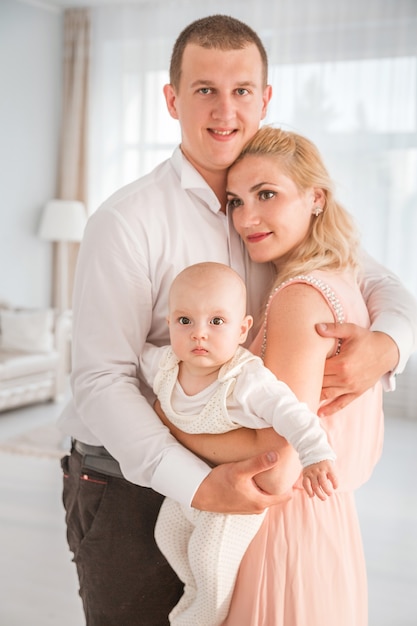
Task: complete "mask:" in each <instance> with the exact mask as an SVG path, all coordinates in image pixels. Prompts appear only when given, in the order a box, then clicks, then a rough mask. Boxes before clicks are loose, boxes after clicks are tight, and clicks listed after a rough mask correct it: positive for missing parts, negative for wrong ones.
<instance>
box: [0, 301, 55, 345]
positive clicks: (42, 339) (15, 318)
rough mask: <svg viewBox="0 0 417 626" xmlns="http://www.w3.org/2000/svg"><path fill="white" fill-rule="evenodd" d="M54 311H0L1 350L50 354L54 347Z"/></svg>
mask: <svg viewBox="0 0 417 626" xmlns="http://www.w3.org/2000/svg"><path fill="white" fill-rule="evenodd" d="M53 325H54V311H53V309H40V310H36V309H14V310H13V309H12V310H6V309H3V310H0V349H1V350H4V351H8V352H15V351H21V352H50V351H51V350H53V347H54V335H53Z"/></svg>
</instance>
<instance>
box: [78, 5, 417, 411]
mask: <svg viewBox="0 0 417 626" xmlns="http://www.w3.org/2000/svg"><path fill="white" fill-rule="evenodd" d="M214 13H223V14H229V15H232V16H234V17H237V18H239V19H242V20H243V21H245V22H247V23H248V24H249V25H251V26H252V27H253V28H254V29H255V30H256V31H257V32H258V34H259V35H260V36H261V38H262V40H263V41H264V43H265V46H266V48H267V52H268V56H269V61H270V74H269V82H270V83H271V84H272V86H273V90H274V96H273V99H272V102H271V105H270V108H269V113H268V118H267V120H266V122H267V123H273V124H277V125H282V126H285V127H287V128H291V129H294V130H296V131H298V132H301V133H303V134H306V135H307V136H309V137H310V138H311V139H313V140H314V141H315V142H316V143H317V145H318V147H319V148H320V150H321V152H322V154H323V155H324V157H325V161H326V164H327V166H328V168H329V170H330V172H331V173H332V175H333V178H334V180H335V181H336V183H337V189H338V195H339V198H340V199H341V200H342V202H343V203H344V204H345V206H346V208H347V209H348V210H349V211H350V212H351V213H352V214H353V215H354V216H355V218H356V220H357V222H358V224H359V226H360V229H361V232H362V235H363V243H364V246H365V248H366V249H367V250H368V251H369V252H370V253H371V254H373V255H374V256H375V257H376V258H377V259H378V260H380V261H381V262H383V263H384V264H385V265H387V266H388V267H390V268H391V269H392V270H394V271H395V272H396V273H397V274H398V275H399V276H400V277H401V278H402V280H403V282H404V283H405V284H406V285H407V287H408V288H409V289H410V290H411V291H412V292H413V293H414V294H415V295H417V245H416V242H417V1H416V0H367V2H364V1H363V0H337V1H335V0H219V1H218V0H204V1H203V0H150V1H149V2H146V1H144V2H142V3H139V4H137V5H135V6H132V5H126V6H123V7H121V6H120V5H119V6H111V5H110V6H102V7H100V8H97V9H94V10H93V11H92V58H91V77H92V84H91V109H90V113H91V120H90V164H89V169H90V176H89V189H88V195H89V207H90V211H92V210H94V209H95V208H96V207H97V206H98V204H99V203H100V202H101V201H102V200H104V198H105V197H107V196H108V195H109V194H110V193H112V192H113V191H114V190H115V189H117V188H118V187H119V186H121V185H122V184H124V183H127V182H129V181H131V180H133V179H135V178H137V177H138V176H140V175H142V174H144V173H145V172H147V171H149V170H150V169H151V168H152V167H153V166H154V165H156V164H157V163H158V162H160V161H161V160H162V159H164V158H166V157H167V156H169V155H170V154H171V152H172V150H173V147H174V146H175V145H176V144H177V143H178V141H179V129H178V126H177V122H175V121H173V120H172V119H171V118H170V117H169V115H168V113H167V112H166V110H165V103H164V99H163V95H162V86H163V84H164V83H165V82H168V66H169V59H170V54H171V50H172V46H173V44H174V41H175V39H176V37H177V35H178V34H179V32H180V31H181V30H182V28H184V27H185V26H186V25H187V24H188V23H189V22H191V21H192V20H194V19H197V18H199V17H203V16H205V15H210V14H214ZM411 366H412V364H411V365H410V367H411ZM403 380H405V378H404V379H403ZM403 395H407V394H403ZM414 399H415V398H414ZM414 399H413V406H412V407H411V406H410V411H411V412H412V413H413V414H414V415H415V413H416V410H415V409H414V406H415V403H414Z"/></svg>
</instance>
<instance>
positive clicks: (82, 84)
mask: <svg viewBox="0 0 417 626" xmlns="http://www.w3.org/2000/svg"><path fill="white" fill-rule="evenodd" d="M89 60H90V12H89V10H88V9H68V10H67V11H65V14H64V50H63V89H62V122H61V145H60V151H59V162H58V184H57V197H58V198H60V199H62V200H78V201H80V202H83V203H86V201H87V184H86V181H87V144H88V128H87V123H88V115H87V110H88V87H89ZM57 245H63V244H62V243H60V244H57ZM65 245H68V264H69V267H68V291H69V293H68V302H71V301H72V298H71V294H72V286H73V281H74V270H75V264H76V260H77V254H78V249H79V244H78V243H69V244H65ZM55 258H56V259H57V260H56V262H58V259H59V255H55ZM57 269H59V268H57ZM59 275H60V272H59V271H57V272H56V277H55V281H54V289H53V293H54V297H55V298H56V295H57V293H58V292H59V285H58V284H57V281H58V277H59ZM66 299H67V298H66Z"/></svg>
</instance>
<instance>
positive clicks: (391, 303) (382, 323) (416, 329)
mask: <svg viewBox="0 0 417 626" xmlns="http://www.w3.org/2000/svg"><path fill="white" fill-rule="evenodd" d="M362 270H363V271H362V277H361V283H360V287H361V291H362V295H363V297H364V299H365V302H366V305H367V308H368V311H369V315H370V318H371V330H374V331H380V332H383V333H386V334H387V335H389V336H390V337H391V338H392V339H393V341H395V343H396V345H397V347H398V350H399V355H400V356H399V361H398V363H397V366H396V367H395V369H394V370H393V371H392V372H389V373H388V374H386V376H385V377H384V380H383V384H384V388H385V390H391V389H395V375H396V374H400V373H401V372H402V371H403V370H404V367H405V365H406V363H407V361H408V359H409V357H410V355H411V354H412V352H413V351H414V350H415V349H416V348H417V301H416V299H415V298H414V296H413V295H412V294H411V293H410V292H409V291H408V290H407V289H406V288H405V287H404V285H403V284H402V283H401V281H400V279H399V278H398V277H397V276H396V275H395V274H393V273H392V272H390V271H389V270H388V269H387V268H385V267H384V266H383V265H381V264H379V263H377V261H375V259H373V258H372V257H371V256H370V255H369V254H367V253H366V252H364V251H363V252H362Z"/></svg>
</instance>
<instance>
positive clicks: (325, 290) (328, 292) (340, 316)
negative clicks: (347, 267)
mask: <svg viewBox="0 0 417 626" xmlns="http://www.w3.org/2000/svg"><path fill="white" fill-rule="evenodd" d="M291 283H307V284H309V285H312V286H313V287H316V288H317V289H318V290H319V291H321V292H322V294H323V296H324V297H325V299H326V300H327V302H328V304H329V306H330V308H331V309H332V311H333V313H334V316H335V318H336V320H337V321H338V323H339V324H342V323H343V322H344V321H345V314H344V312H343V306H342V304H341V302H340V300H339V298H338V297H337V295H336V294H335V292H334V291H333V289H332V288H331V287H330V286H329V285H328V284H327V283H325V282H323V281H322V280H320V278H316V277H315V276H311V275H310V274H299V275H298V276H294V277H293V278H289V279H288V280H285V281H284V282H282V283H281V284H280V285H278V286H277V287H274V289H273V290H272V291H271V293H270V294H269V298H268V302H267V303H266V307H265V317H264V327H263V330H264V332H263V338H262V346H261V359H262V360H264V357H265V351H266V327H267V322H268V312H269V305H270V304H271V300H272V298H273V297H274V296H275V294H276V293H277V292H278V291H280V290H281V289H282V288H283V287H286V286H287V285H290V284H291ZM341 345H342V341H341V339H339V341H338V343H337V348H336V352H335V354H339V352H340V346H341Z"/></svg>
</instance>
